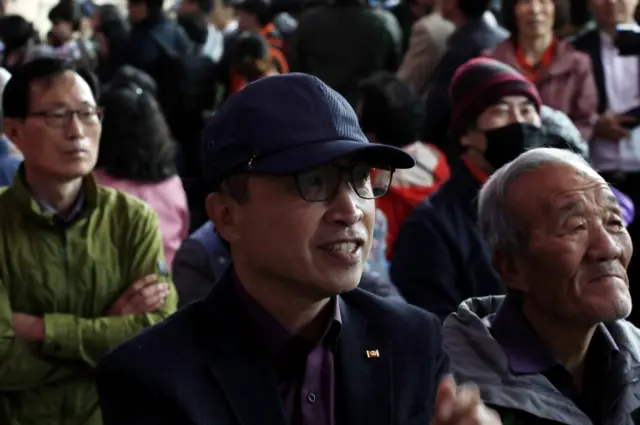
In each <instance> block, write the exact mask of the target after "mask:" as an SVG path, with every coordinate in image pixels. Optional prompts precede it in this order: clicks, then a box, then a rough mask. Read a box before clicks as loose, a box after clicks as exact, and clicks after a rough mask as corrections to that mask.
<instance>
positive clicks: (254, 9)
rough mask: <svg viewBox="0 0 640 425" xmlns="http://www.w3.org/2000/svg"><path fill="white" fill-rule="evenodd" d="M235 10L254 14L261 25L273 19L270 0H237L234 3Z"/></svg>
mask: <svg viewBox="0 0 640 425" xmlns="http://www.w3.org/2000/svg"><path fill="white" fill-rule="evenodd" d="M235 8H236V10H243V11H245V12H247V13H251V14H253V15H255V16H256V19H257V20H258V22H259V23H260V25H262V26H263V27H264V26H265V25H267V24H269V23H271V21H272V20H273V17H274V13H273V7H272V2H271V1H270V0H238V1H237V3H235Z"/></svg>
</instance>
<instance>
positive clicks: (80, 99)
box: [5, 71, 102, 181]
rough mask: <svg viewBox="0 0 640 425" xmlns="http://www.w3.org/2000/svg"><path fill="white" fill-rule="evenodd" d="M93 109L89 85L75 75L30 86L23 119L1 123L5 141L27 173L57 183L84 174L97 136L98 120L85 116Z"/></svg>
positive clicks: (90, 163) (92, 157) (69, 73)
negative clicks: (18, 152) (21, 157)
mask: <svg viewBox="0 0 640 425" xmlns="http://www.w3.org/2000/svg"><path fill="white" fill-rule="evenodd" d="M95 107H96V102H95V99H94V97H93V94H92V93H91V89H90V88H89V85H88V84H87V83H86V81H84V80H83V79H82V77H80V76H79V75H78V74H76V73H75V72H72V71H67V72H65V73H64V74H61V75H59V76H56V77H54V78H52V79H48V80H41V81H36V82H34V83H32V85H31V88H30V108H29V111H28V116H27V118H25V119H24V120H18V119H11V118H8V119H6V120H5V130H6V132H7V135H8V136H9V138H10V139H11V140H12V141H13V142H14V143H15V144H16V145H17V146H18V148H19V149H20V150H21V151H22V153H23V154H24V158H25V167H26V168H27V170H28V172H30V173H32V174H36V173H37V174H40V175H46V176H47V177H48V178H51V179H55V180H56V181H68V180H71V179H75V178H78V177H81V176H85V175H87V174H89V173H90V172H91V171H92V170H93V167H94V166H95V163H96V159H97V152H98V145H99V142H100V133H101V130H102V126H101V123H100V119H99V117H98V116H97V115H95V114H91V113H89V112H91V111H95ZM70 111H74V112H76V113H75V114H73V115H70V114H69V112H70Z"/></svg>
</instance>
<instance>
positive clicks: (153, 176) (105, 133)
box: [96, 86, 177, 182]
mask: <svg viewBox="0 0 640 425" xmlns="http://www.w3.org/2000/svg"><path fill="white" fill-rule="evenodd" d="M100 106H102V107H103V108H104V119H103V122H102V137H101V139H100V151H99V155H98V162H97V165H96V166H97V167H101V168H104V169H105V170H106V172H107V173H109V174H110V175H112V176H114V177H118V178H122V179H129V180H134V181H140V182H159V181H163V180H166V179H168V178H169V177H172V176H174V175H176V174H177V166H176V148H177V147H176V143H175V142H174V140H173V139H172V138H171V133H170V131H169V127H168V125H167V123H166V121H165V119H164V116H163V115H162V111H161V110H160V106H159V105H158V103H157V102H156V100H155V98H154V97H153V95H152V94H150V93H147V92H145V91H144V90H142V89H140V88H139V87H137V86H131V87H128V88H120V89H117V90H113V91H109V92H107V93H105V94H104V95H103V96H102V98H101V99H100Z"/></svg>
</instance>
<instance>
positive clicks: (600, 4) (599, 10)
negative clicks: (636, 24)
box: [590, 0, 638, 27]
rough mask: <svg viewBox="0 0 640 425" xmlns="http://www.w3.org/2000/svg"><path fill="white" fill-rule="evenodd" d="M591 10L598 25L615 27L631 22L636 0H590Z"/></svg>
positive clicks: (636, 4)
mask: <svg viewBox="0 0 640 425" xmlns="http://www.w3.org/2000/svg"><path fill="white" fill-rule="evenodd" d="M590 3H591V10H592V11H593V14H594V16H595V18H596V21H598V23H599V24H600V25H603V26H607V27H615V26H616V25H618V24H626V23H631V22H633V17H634V14H635V11H636V9H637V7H638V0H590Z"/></svg>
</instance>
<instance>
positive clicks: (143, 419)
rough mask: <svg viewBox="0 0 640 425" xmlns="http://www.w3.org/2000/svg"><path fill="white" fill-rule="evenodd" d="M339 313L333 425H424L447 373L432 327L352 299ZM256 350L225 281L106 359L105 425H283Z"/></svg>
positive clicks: (344, 299) (368, 299)
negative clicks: (372, 354)
mask: <svg viewBox="0 0 640 425" xmlns="http://www.w3.org/2000/svg"><path fill="white" fill-rule="evenodd" d="M339 305H340V312H341V315H342V322H343V327H342V331H341V333H340V336H339V339H338V343H337V347H336V386H335V388H336V407H337V409H336V411H337V412H340V413H341V414H340V415H339V417H338V418H337V423H338V424H344V425H396V424H398V425H414V424H415V425H425V424H428V423H429V420H430V417H431V415H432V411H433V404H434V400H435V395H436V389H437V384H438V382H439V381H440V378H441V376H442V375H443V374H444V373H448V370H449V364H448V359H447V358H446V356H445V354H444V353H443V351H442V348H441V339H442V337H441V331H440V323H439V321H438V319H437V318H435V316H433V315H431V314H429V313H426V312H424V311H422V310H420V309H417V308H415V307H412V306H409V305H406V304H405V303H401V302H396V301H390V300H385V299H382V298H380V297H376V296H375V295H371V294H368V293H366V292H365V291H363V290H360V289H356V290H354V291H352V292H349V293H347V294H344V295H341V296H340V297H339ZM257 340H258V338H257V337H256V335H255V333H254V331H253V329H252V326H251V324H250V322H249V319H248V318H247V317H246V315H245V314H244V313H243V310H242V308H241V306H240V303H239V300H238V299H237V295H236V291H235V289H234V288H233V282H232V279H231V277H230V275H229V273H227V275H226V276H225V277H224V278H223V279H222V280H221V281H220V282H219V284H218V285H216V286H215V287H214V289H213V291H212V292H211V294H210V295H209V296H208V297H207V298H206V299H205V300H203V301H199V302H196V303H194V304H191V305H190V306H187V307H186V308H184V309H182V310H180V311H179V312H178V313H176V314H174V315H173V316H171V317H169V318H168V319H167V320H165V321H164V322H162V323H160V324H159V326H156V327H152V328H150V329H148V330H147V331H145V332H143V333H142V334H140V335H139V336H137V337H135V338H133V339H131V340H129V341H128V342H126V343H124V344H123V345H122V346H120V347H119V348H117V349H116V350H114V351H113V352H112V353H110V354H108V355H107V356H106V357H105V359H104V361H103V362H102V364H100V366H99V367H98V369H97V377H96V379H97V385H98V389H99V393H100V399H101V407H102V413H103V418H104V424H105V425H178V424H179V425H214V424H215V425H236V424H237V425H240V424H241V425H284V424H285V419H284V415H283V412H282V402H281V399H280V395H279V394H278V391H277V388H276V381H275V371H274V368H273V365H271V364H270V362H269V361H268V360H267V358H266V357H265V354H264V352H265V350H262V349H261V348H260V346H258V345H257ZM367 350H379V353H380V357H379V358H372V359H368V358H367V356H366V351H367Z"/></svg>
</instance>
